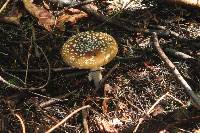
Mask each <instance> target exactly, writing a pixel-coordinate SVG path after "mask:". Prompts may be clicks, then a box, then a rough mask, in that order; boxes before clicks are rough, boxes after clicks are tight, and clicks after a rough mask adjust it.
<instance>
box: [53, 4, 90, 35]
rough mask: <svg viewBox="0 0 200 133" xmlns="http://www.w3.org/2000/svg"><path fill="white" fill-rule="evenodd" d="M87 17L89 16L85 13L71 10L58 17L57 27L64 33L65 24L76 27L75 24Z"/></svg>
mask: <svg viewBox="0 0 200 133" xmlns="http://www.w3.org/2000/svg"><path fill="white" fill-rule="evenodd" d="M87 16H88V15H87V14H86V13H85V12H83V11H80V10H78V9H73V8H70V9H68V10H65V11H63V12H62V13H60V15H59V16H58V18H57V20H56V27H57V28H58V29H59V30H61V31H64V30H65V27H64V24H65V23H66V22H69V23H70V24H71V25H74V24H75V23H77V21H78V20H80V19H82V18H84V17H87Z"/></svg>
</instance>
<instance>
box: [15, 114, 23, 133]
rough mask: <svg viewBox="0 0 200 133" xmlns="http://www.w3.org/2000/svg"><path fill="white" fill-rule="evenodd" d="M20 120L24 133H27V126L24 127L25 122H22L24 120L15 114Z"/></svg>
mask: <svg viewBox="0 0 200 133" xmlns="http://www.w3.org/2000/svg"><path fill="white" fill-rule="evenodd" d="M14 115H15V116H16V117H17V118H18V119H19V121H20V124H21V126H22V133H26V127H25V125H24V122H23V120H22V118H21V117H20V116H19V115H18V114H14Z"/></svg>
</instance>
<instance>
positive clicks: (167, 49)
mask: <svg viewBox="0 0 200 133" xmlns="http://www.w3.org/2000/svg"><path fill="white" fill-rule="evenodd" d="M165 51H166V52H168V53H169V54H171V55H173V56H176V57H178V58H181V59H185V60H187V59H194V60H195V58H194V57H192V56H190V55H187V54H185V53H183V52H179V51H176V50H175V49H171V48H166V49H165Z"/></svg>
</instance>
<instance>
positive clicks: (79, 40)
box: [61, 31, 118, 69]
mask: <svg viewBox="0 0 200 133" xmlns="http://www.w3.org/2000/svg"><path fill="white" fill-rule="evenodd" d="M117 51H118V45H117V43H116V41H115V39H114V38H113V37H112V36H110V35H108V34H107V33H102V32H93V31H87V32H81V33H78V34H77V35H74V36H72V37H70V38H69V39H68V40H67V41H66V42H65V44H64V45H63V47H62V50H61V55H62V58H63V60H64V62H65V63H67V64H69V65H70V66H72V67H77V68H80V69H95V68H99V67H101V66H103V65H105V64H107V63H108V62H110V61H111V60H112V59H113V58H114V57H115V56H116V54H117Z"/></svg>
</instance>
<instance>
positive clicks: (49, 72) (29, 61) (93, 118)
mask: <svg viewBox="0 0 200 133" xmlns="http://www.w3.org/2000/svg"><path fill="white" fill-rule="evenodd" d="M4 2H5V1H2V2H0V5H1V6H0V7H2V5H3V4H4ZM115 2H116V3H115V4H113V2H111V4H108V3H106V2H104V1H102V3H99V2H98V3H95V2H94V3H95V6H96V7H97V8H98V11H99V12H100V13H101V14H103V16H106V18H109V20H107V21H105V20H104V19H102V18H98V16H95V15H89V14H88V16H87V17H84V18H79V19H80V20H78V21H76V22H73V23H70V24H69V23H66V24H65V30H64V31H59V30H55V29H53V30H52V31H47V30H46V29H45V27H44V26H41V25H39V24H38V19H37V18H36V16H32V15H31V14H30V13H28V11H26V9H25V8H24V6H23V4H22V3H20V2H19V3H20V4H19V6H20V7H21V10H23V15H22V16H21V19H20V21H19V24H12V22H11V23H4V21H2V23H0V76H1V81H3V82H1V83H0V132H4V133H6V132H22V131H24V130H25V132H27V133H41V132H46V131H47V130H49V129H50V128H52V127H53V126H54V125H56V124H57V123H59V122H60V121H62V120H63V119H64V118H66V117H67V116H68V115H70V114H71V113H72V112H73V111H75V110H76V109H78V108H80V107H82V106H85V105H90V108H87V109H85V110H82V111H79V112H77V113H75V114H74V115H73V116H71V117H70V118H69V119H67V121H66V122H65V123H64V124H62V125H60V126H59V127H57V128H56V129H55V131H54V132H61V133H65V132H70V133H79V132H87V127H88V130H89V132H91V133H93V132H94V133H95V132H100V133H101V132H102V133H104V132H105V133H117V132H119V133H125V132H126V133H129V132H130V133H131V132H139V133H147V132H148V133H156V132H160V133H168V132H170V133H171V132H172V133H173V132H184V133H190V132H200V111H199V110H198V109H197V108H196V106H194V105H193V102H192V101H191V99H190V97H189V95H188V94H187V92H186V91H185V90H184V88H183V86H182V84H181V83H180V82H179V80H177V79H176V75H174V74H173V72H172V71H171V70H170V68H168V67H167V65H166V63H165V62H164V61H163V60H162V59H161V57H160V56H159V54H158V52H157V51H156V49H155V47H154V45H153V43H154V42H153V39H152V38H153V37H152V34H151V32H155V33H157V35H158V40H159V44H160V46H161V47H162V49H163V50H164V51H165V53H166V55H167V56H168V58H169V59H170V60H171V61H172V62H173V63H174V65H175V66H176V68H177V69H178V70H179V72H180V73H181V75H182V76H183V78H184V79H185V80H186V81H187V83H188V84H189V86H190V87H191V88H192V89H193V91H194V92H195V94H197V95H198V93H199V92H200V81H199V80H200V71H199V70H200V14H199V9H198V8H193V7H190V6H180V5H171V4H166V3H165V4H163V3H162V4H160V3H157V2H154V1H143V3H142V4H141V3H140V2H138V3H139V4H136V2H135V3H134V2H133V3H129V4H130V6H129V7H126V6H124V5H125V4H126V3H124V2H126V1H117V0H115ZM120 2H121V3H120ZM38 3H39V2H38ZM38 3H35V5H38ZM39 4H41V5H43V4H42V2H41V3H39ZM8 5H9V4H8ZM46 6H47V5H46ZM93 6H94V5H93ZM108 6H109V7H108ZM77 8H78V7H77ZM49 10H51V8H50V9H49ZM86 13H87V12H86ZM5 14H6V15H7V12H4V15H5ZM1 17H2V16H1ZM1 17H0V18H1ZM110 20H111V21H110ZM0 22H1V19H0ZM118 23H120V24H118ZM91 30H92V31H97V32H106V33H108V34H110V35H112V36H113V37H114V38H115V39H116V41H117V43H118V49H119V50H118V53H117V57H116V58H114V59H113V60H112V61H111V62H110V63H109V64H107V65H105V66H103V69H102V73H103V79H104V80H105V82H104V84H103V87H102V88H101V90H102V91H101V93H98V94H97V93H95V87H94V85H93V82H90V81H89V80H88V73H89V71H88V70H80V69H77V68H72V67H70V66H68V65H67V64H65V63H64V61H63V60H62V58H61V55H60V50H61V48H62V46H63V44H64V42H65V41H66V40H67V39H68V38H69V37H71V36H72V35H75V34H76V33H79V32H83V31H91ZM175 50H176V51H179V52H181V53H184V54H185V55H187V56H186V57H185V56H179V55H178V54H177V52H174V51H175ZM188 57H189V58H188ZM2 79H4V80H2ZM9 84H10V85H9ZM102 92H103V93H102ZM20 119H22V121H20ZM23 125H24V126H23Z"/></svg>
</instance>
